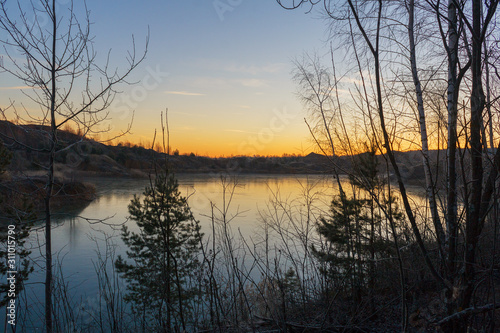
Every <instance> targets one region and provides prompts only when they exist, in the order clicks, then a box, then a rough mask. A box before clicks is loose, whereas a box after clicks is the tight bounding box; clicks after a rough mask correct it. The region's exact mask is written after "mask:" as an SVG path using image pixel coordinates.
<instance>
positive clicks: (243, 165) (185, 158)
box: [0, 121, 445, 181]
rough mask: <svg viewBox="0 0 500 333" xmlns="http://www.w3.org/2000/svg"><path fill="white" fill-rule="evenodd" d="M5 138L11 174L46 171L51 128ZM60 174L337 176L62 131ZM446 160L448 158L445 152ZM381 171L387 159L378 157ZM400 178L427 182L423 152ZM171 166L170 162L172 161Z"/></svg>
mask: <svg viewBox="0 0 500 333" xmlns="http://www.w3.org/2000/svg"><path fill="white" fill-rule="evenodd" d="M0 138H1V139H2V140H3V141H4V143H5V145H6V146H7V147H8V149H9V150H11V151H12V153H13V158H12V161H11V164H10V166H9V167H8V170H9V171H10V173H11V174H12V175H15V174H16V173H19V172H37V171H38V170H43V169H44V167H45V166H46V163H47V162H46V161H47V160H48V158H47V157H48V155H47V154H48V147H49V128H48V127H47V126H34V125H14V124H12V123H10V122H8V121H0ZM58 138H59V141H58V144H57V146H58V149H62V150H60V151H59V152H58V153H57V154H56V156H55V160H56V164H55V170H56V172H58V174H60V175H62V176H65V177H69V178H73V179H74V177H75V176H82V175H93V176H115V177H116V176H118V177H145V176H147V174H148V173H149V172H151V171H152V170H153V165H155V164H156V165H157V166H158V165H159V166H162V165H164V164H165V163H168V164H169V167H170V168H172V169H173V170H174V171H175V172H177V173H220V172H230V173H268V174H269V173H271V174H273V173H275V174H300V173H309V174H324V173H332V163H331V159H330V158H328V157H327V156H324V155H321V154H316V153H310V154H308V155H306V156H283V157H262V156H235V157H219V158H210V157H205V156H195V155H194V154H190V155H178V154H176V155H169V156H166V155H165V154H163V153H159V152H156V151H155V150H153V149H147V148H144V147H141V146H137V145H122V144H118V145H105V144H103V143H100V142H97V141H94V140H91V139H87V138H82V137H81V136H79V135H78V134H75V133H71V132H68V131H62V130H61V131H59V133H58ZM441 156H443V157H444V156H445V154H444V153H441ZM431 157H432V159H433V160H435V161H437V160H440V159H441V157H440V156H439V152H438V151H432V152H431ZM377 158H378V159H379V165H380V166H381V169H383V166H385V165H386V164H385V161H384V159H383V156H378V157H377ZM396 158H397V160H398V164H399V166H400V169H401V173H402V175H403V177H404V178H405V179H406V180H414V181H421V180H424V178H425V177H424V171H423V167H422V156H421V153H420V152H418V151H410V152H396ZM353 160H355V157H354V158H353V157H349V156H340V157H336V158H335V163H336V167H337V170H338V171H339V173H340V174H347V173H349V172H350V171H351V170H352V166H353ZM167 161H168V162H167Z"/></svg>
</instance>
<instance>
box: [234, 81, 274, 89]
mask: <svg viewBox="0 0 500 333" xmlns="http://www.w3.org/2000/svg"><path fill="white" fill-rule="evenodd" d="M236 81H237V82H238V83H239V84H241V85H242V86H244V87H250V88H259V87H267V86H268V84H267V83H266V81H264V80H259V79H241V80H236Z"/></svg>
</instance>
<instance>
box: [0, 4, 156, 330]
mask: <svg viewBox="0 0 500 333" xmlns="http://www.w3.org/2000/svg"><path fill="white" fill-rule="evenodd" d="M82 14H83V15H82V16H83V19H81V20H79V18H78V16H79V15H77V10H76V8H75V3H74V2H73V1H69V2H65V3H64V5H62V4H61V2H58V1H56V0H40V1H31V2H29V3H28V4H25V3H24V2H22V1H18V2H13V1H6V0H0V32H1V33H2V34H1V35H0V43H2V44H4V45H8V46H10V47H12V49H7V48H5V51H6V57H5V58H4V60H5V61H1V62H0V69H2V70H4V71H5V72H7V73H9V74H10V75H11V76H12V77H13V78H15V79H16V80H19V81H21V82H22V83H23V84H24V85H26V86H28V87H31V88H33V89H32V90H31V92H30V93H27V95H28V98H29V99H30V100H31V101H32V102H34V103H35V104H36V105H37V108H39V109H40V110H41V115H39V116H38V117H37V116H35V115H33V114H30V113H29V112H27V113H28V115H27V118H28V119H30V120H31V121H37V124H38V125H43V126H46V127H41V128H42V129H41V130H39V132H41V133H42V135H43V136H44V137H45V138H46V139H47V142H48V144H47V145H46V147H43V148H39V147H37V148H36V150H38V151H40V152H43V153H45V156H46V160H45V161H44V163H41V164H42V167H43V168H44V169H45V171H46V175H47V177H46V178H47V180H46V184H45V186H44V188H43V190H44V191H45V197H44V207H45V268H46V269H45V271H46V277H45V326H46V330H47V332H48V333H51V332H52V331H53V320H54V318H53V315H52V308H53V302H52V289H53V276H52V270H53V269H52V264H53V263H52V238H51V235H52V233H51V220H52V212H51V199H52V197H53V196H54V194H55V193H54V192H55V191H54V183H55V181H54V178H55V173H54V163H55V156H56V153H57V152H58V151H61V150H65V149H68V148H69V147H68V146H64V147H61V146H58V143H59V138H58V133H59V131H58V130H59V129H62V128H64V126H66V125H67V124H68V123H73V124H77V126H78V127H79V128H80V129H81V135H82V140H83V138H84V137H85V136H86V135H87V134H89V133H99V132H102V131H106V130H109V127H102V126H101V125H103V123H104V121H105V120H106V119H107V118H108V116H109V111H107V110H106V109H107V108H108V107H109V105H110V103H111V102H112V101H113V97H114V96H115V93H116V88H117V85H118V84H119V83H124V82H125V78H126V77H127V76H128V75H129V74H130V72H131V71H132V70H133V69H134V68H136V67H137V65H138V64H139V63H140V62H141V61H142V60H143V59H144V57H145V53H144V54H143V55H141V56H139V57H137V56H136V53H135V49H134V50H133V51H132V52H130V53H129V54H128V58H127V60H128V67H127V68H126V69H125V70H124V71H123V72H119V71H118V70H117V69H114V68H112V67H111V66H110V63H109V55H108V58H107V62H106V63H105V64H104V66H102V67H100V66H97V64H96V53H95V51H94V50H93V48H92V44H93V42H92V35H91V33H90V26H91V23H90V17H89V16H90V11H89V10H88V9H87V8H86V6H84V8H83V13H82ZM31 17H33V20H31ZM45 19H46V20H45ZM146 48H147V46H146ZM13 50H15V52H17V53H18V54H13ZM96 81H97V82H96ZM2 113H3V112H2ZM3 116H4V117H5V114H3ZM18 116H19V115H18ZM19 118H20V119H21V120H23V119H24V117H20V116H19ZM47 128H48V130H47ZM11 139H14V140H16V138H14V137H13V138H11ZM32 148H33V147H32Z"/></svg>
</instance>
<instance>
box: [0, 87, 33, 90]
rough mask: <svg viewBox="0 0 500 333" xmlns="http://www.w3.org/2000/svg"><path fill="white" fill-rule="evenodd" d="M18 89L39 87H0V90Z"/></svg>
mask: <svg viewBox="0 0 500 333" xmlns="http://www.w3.org/2000/svg"><path fill="white" fill-rule="evenodd" d="M20 89H39V88H37V87H30V86H14V87H0V90H20Z"/></svg>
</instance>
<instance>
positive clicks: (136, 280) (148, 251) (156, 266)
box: [115, 171, 202, 331]
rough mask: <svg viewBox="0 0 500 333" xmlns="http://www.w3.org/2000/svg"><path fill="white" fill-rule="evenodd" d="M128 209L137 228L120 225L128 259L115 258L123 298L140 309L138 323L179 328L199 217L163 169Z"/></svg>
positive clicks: (184, 314)
mask: <svg viewBox="0 0 500 333" xmlns="http://www.w3.org/2000/svg"><path fill="white" fill-rule="evenodd" d="M128 208H129V213H130V218H131V219H132V220H134V221H136V222H137V226H138V227H139V232H138V233H135V232H131V231H130V230H129V229H128V228H127V227H126V226H124V227H123V230H122V239H123V241H124V243H125V244H126V245H127V247H128V251H127V255H128V258H129V259H130V261H131V263H130V261H129V262H127V261H126V260H125V259H124V258H122V257H118V260H117V261H116V263H115V266H116V269H117V271H118V272H119V273H121V274H122V276H123V277H124V278H125V280H126V281H127V284H128V285H127V290H128V294H127V296H126V300H127V301H128V302H131V304H132V307H133V309H134V311H136V313H142V316H143V318H142V319H143V320H144V322H143V325H151V324H152V323H154V324H152V325H154V326H156V327H150V328H153V329H155V330H160V331H171V329H172V328H173V326H177V327H179V326H181V327H182V328H183V329H185V326H186V320H187V319H188V313H189V300H192V299H193V297H194V296H195V294H194V291H193V290H192V289H190V288H189V287H188V285H189V283H188V280H189V278H191V277H192V276H193V272H196V271H197V269H198V268H199V267H200V265H201V264H200V262H199V260H198V257H199V252H200V249H201V238H202V234H201V233H200V225H199V222H198V221H197V220H195V219H194V217H193V214H192V212H191V209H190V207H189V205H188V203H187V200H186V198H185V197H183V196H181V194H180V192H179V185H178V182H177V180H176V178H175V177H174V175H173V174H170V173H168V171H167V172H166V173H162V174H160V175H158V176H157V177H156V179H155V180H154V184H151V186H150V187H146V189H145V191H144V193H143V198H142V200H141V199H140V198H139V197H137V196H134V198H133V199H132V201H131V203H130V205H129V207H128ZM143 328H145V327H144V326H143Z"/></svg>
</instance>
